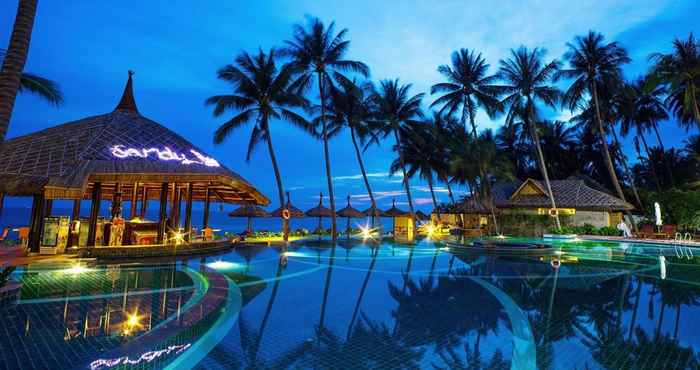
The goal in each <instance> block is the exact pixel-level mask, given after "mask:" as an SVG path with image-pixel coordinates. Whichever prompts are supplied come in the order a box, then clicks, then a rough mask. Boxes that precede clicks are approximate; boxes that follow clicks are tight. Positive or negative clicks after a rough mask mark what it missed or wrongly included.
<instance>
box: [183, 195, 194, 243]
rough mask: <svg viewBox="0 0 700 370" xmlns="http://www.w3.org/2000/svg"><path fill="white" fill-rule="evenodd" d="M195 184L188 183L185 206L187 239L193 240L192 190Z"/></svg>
mask: <svg viewBox="0 0 700 370" xmlns="http://www.w3.org/2000/svg"><path fill="white" fill-rule="evenodd" d="M193 189H194V186H192V184H191V183H189V184H187V203H186V206H185V240H186V241H187V242H189V241H190V240H192V238H191V237H190V236H191V234H192V192H193Z"/></svg>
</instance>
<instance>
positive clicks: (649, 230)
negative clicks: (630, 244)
mask: <svg viewBox="0 0 700 370" xmlns="http://www.w3.org/2000/svg"><path fill="white" fill-rule="evenodd" d="M654 234H655V233H654V226H653V225H649V224H646V225H642V228H641V229H640V230H639V231H638V232H637V233H635V234H634V237H635V238H639V239H648V238H652V237H653V236H654Z"/></svg>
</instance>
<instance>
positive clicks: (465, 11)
mask: <svg viewBox="0 0 700 370" xmlns="http://www.w3.org/2000/svg"><path fill="white" fill-rule="evenodd" d="M16 3H17V1H14V0H7V1H2V2H0V25H2V26H1V27H0V45H3V46H4V45H7V41H8V38H9V34H10V31H11V25H12V22H13V20H14V16H15V12H16ZM693 14H700V2H698V1H672V0H637V1H605V2H603V1H557V2H553V1H518V0H513V1H497V2H477V1H439V2H435V1H401V2H398V1H368V0H355V1H346V2H336V1H301V0H297V1H223V0H222V1H185V0H175V1H173V0H170V1H135V0H133V1H126V0H123V1H91V0H71V1H47V0H44V1H40V2H39V10H38V15H37V18H36V25H35V28H34V33H33V37H32V43H31V50H30V54H29V60H28V63H27V68H26V70H27V71H31V72H34V73H38V74H41V75H42V76H45V77H48V78H50V79H52V80H55V81H57V82H58V83H59V84H60V86H61V89H62V90H63V92H64V94H65V105H64V106H62V107H60V108H58V109H56V108H54V107H51V106H49V105H47V104H45V103H43V102H42V101H40V100H38V99H37V98H35V97H32V96H30V95H27V94H23V95H21V96H20V97H19V98H18V100H17V104H16V105H15V111H14V114H13V117H12V122H11V125H10V132H9V137H15V136H19V135H23V134H27V133H30V132H33V131H36V130H40V129H43V128H46V127H50V126H53V125H56V124H59V123H63V122H66V121H70V120H75V119H79V118H83V117H86V116H90V115H96V114H102V113H106V112H109V111H111V110H112V109H113V108H114V105H115V104H116V103H117V101H118V99H119V97H120V94H121V92H122V89H123V86H124V83H125V80H126V71H127V70H129V69H132V70H135V71H136V75H135V95H136V99H137V103H138V106H139V109H140V111H141V113H142V114H144V115H145V116H147V117H149V118H151V119H153V120H155V121H157V122H160V123H161V124H163V125H165V126H166V127H168V128H170V129H173V130H174V131H176V132H178V133H180V134H182V135H183V136H185V137H187V138H189V139H190V140H191V141H192V143H194V144H195V145H197V146H199V147H201V148H202V149H204V150H205V151H206V152H208V153H209V154H211V155H212V156H214V157H215V158H217V159H218V160H219V161H220V162H222V163H224V164H225V165H227V166H228V167H229V168H231V169H233V170H234V171H236V172H238V173H240V174H241V175H242V176H243V177H244V178H246V179H247V180H249V181H250V182H252V183H253V184H254V185H256V186H257V187H258V188H260V189H261V190H262V191H263V192H264V193H265V194H266V195H267V196H268V197H269V198H270V199H271V200H272V202H273V205H276V204H277V202H278V200H277V196H276V194H277V192H276V187H275V182H274V177H273V174H272V170H271V166H270V164H269V157H268V154H267V151H266V150H265V149H264V147H263V146H261V147H260V148H259V149H258V151H257V152H256V153H255V154H254V156H253V158H252V160H251V161H250V163H246V162H245V159H244V158H245V151H246V145H247V139H248V137H249V133H250V131H249V130H250V127H246V128H244V129H242V130H241V131H239V132H237V133H236V134H235V135H233V136H232V137H231V138H230V139H229V140H228V141H227V142H226V143H225V144H223V145H220V146H214V145H213V144H212V134H213V132H214V130H215V129H216V127H217V125H218V124H220V123H221V122H223V121H224V118H222V119H214V118H213V117H212V115H211V109H210V108H206V107H205V106H204V104H203V102H204V100H205V99H206V98H207V97H209V96H211V95H215V94H222V93H226V92H228V91H229V90H228V86H227V85H226V84H224V83H222V82H220V81H217V79H216V70H217V69H218V68H219V67H221V66H223V65H225V64H227V63H231V62H232V61H233V59H234V57H235V56H236V55H237V54H238V53H239V52H240V51H242V50H247V51H251V52H252V51H256V50H257V49H258V47H262V48H263V49H268V48H270V47H275V46H280V45H282V42H283V40H285V39H288V38H290V36H291V27H292V25H293V24H294V23H299V22H304V21H305V18H304V17H305V16H306V15H313V16H317V17H320V18H321V19H323V20H324V21H326V22H330V21H333V20H334V21H336V24H337V26H338V27H339V28H343V27H344V28H348V29H349V34H348V36H349V39H350V40H351V41H352V44H351V47H350V52H349V54H348V56H347V57H348V58H349V59H358V60H362V61H364V62H365V63H367V64H368V65H369V66H370V68H371V73H372V75H371V78H372V80H374V81H377V80H379V79H384V78H397V77H398V78H400V79H401V81H403V82H410V83H412V84H413V86H414V88H413V92H414V93H419V92H426V93H427V92H428V89H429V87H430V85H432V84H433V83H435V82H438V81H440V76H439V74H438V73H437V72H436V68H437V66H438V65H440V64H445V63H448V62H449V58H450V54H451V53H452V51H454V50H457V49H459V48H463V47H466V48H470V49H471V48H473V49H475V50H477V51H480V52H482V53H483V54H484V56H485V57H486V59H487V61H488V62H489V63H490V64H491V66H492V71H495V66H496V65H497V64H498V60H499V59H501V58H504V57H506V56H507V55H508V51H509V49H510V48H515V47H517V46H519V45H521V44H524V45H526V46H528V47H536V46H538V47H544V48H546V49H547V50H548V56H549V57H551V58H555V57H556V58H559V57H561V55H562V54H563V53H564V51H565V43H566V42H567V41H570V40H571V39H573V37H574V36H576V35H581V34H584V33H586V32H587V31H588V30H589V29H593V30H596V31H599V32H602V33H603V34H604V35H605V36H606V37H607V38H608V39H609V40H617V41H619V42H620V43H621V44H622V45H623V46H625V47H626V48H627V49H628V50H629V53H630V56H631V57H632V58H633V59H634V62H633V63H632V64H630V65H629V66H627V67H626V68H625V73H626V74H627V76H628V77H635V76H638V75H639V74H642V73H644V72H645V71H646V69H647V68H648V62H647V56H648V55H649V54H650V53H651V52H654V51H663V52H667V51H669V50H670V44H671V40H672V39H673V38H674V37H687V35H688V33H689V32H691V31H693V32H695V33H696V34H700V29H699V27H700V26H698V23H697V20H696V19H695V18H696V17H693V16H692V15H693ZM432 99H433V98H432V97H430V96H428V98H427V99H426V103H429V102H430V101H432ZM425 105H426V107H427V104H425ZM557 117H560V118H567V117H568V112H561V113H553V116H552V117H551V118H557ZM478 123H479V125H480V127H481V128H496V127H498V125H499V124H500V122H499V121H493V122H492V121H490V120H489V119H488V118H486V117H485V116H481V117H480V119H479V122H478ZM663 126H664V127H663V130H662V131H663V137H664V140H666V144H667V145H669V146H670V145H675V146H679V145H681V144H682V142H683V140H685V138H686V137H687V134H686V133H685V132H682V131H681V130H679V129H677V128H676V127H675V124H674V123H673V122H668V123H664V124H663ZM272 135H273V141H274V143H275V146H276V150H277V156H278V158H279V161H280V166H281V169H282V174H283V178H284V186H285V187H286V188H287V189H288V190H290V191H291V192H292V200H293V202H294V203H295V204H296V205H297V206H299V207H301V208H309V207H311V206H313V205H314V204H315V203H316V202H317V197H318V193H319V192H320V191H323V192H324V194H325V193H326V182H325V177H324V176H325V172H324V167H323V155H322V154H323V150H322V145H321V143H320V142H318V141H314V140H312V139H310V138H309V137H308V136H306V135H305V134H304V133H302V132H300V131H299V130H297V129H294V128H290V127H288V125H287V124H286V123H284V122H275V124H274V125H273V129H272ZM392 144H393V143H392V142H385V143H383V144H382V146H381V147H379V148H372V149H370V150H368V151H367V153H366V155H365V159H366V167H367V169H368V172H369V173H370V174H372V177H371V181H372V185H373V187H374V190H375V191H376V192H377V194H378V198H379V205H380V206H381V207H383V208H385V207H388V206H389V205H390V204H391V199H392V197H394V196H395V197H397V201H398V202H400V204H402V203H403V202H405V197H404V195H403V192H402V190H401V184H400V178H398V177H388V175H387V170H388V167H389V164H390V163H391V161H392V159H393V154H392V153H391V151H390V147H391V145H392ZM628 152H631V147H628ZM331 159H332V170H333V176H334V177H336V180H335V185H336V186H335V189H336V197H337V199H338V203H340V205H341V206H342V205H344V202H345V201H344V199H345V197H346V196H347V195H354V196H355V198H354V199H355V200H354V204H355V206H356V207H358V208H365V207H366V206H367V205H368V201H367V199H366V196H363V195H364V194H365V191H364V186H363V184H362V180H361V178H360V177H359V168H358V166H357V163H356V161H355V158H354V153H353V151H352V146H351V143H350V141H349V138H348V136H342V135H341V136H339V137H338V138H336V139H334V140H333V141H332V142H331ZM412 184H413V190H414V198H415V199H416V202H417V203H418V204H419V208H422V209H424V210H429V209H431V208H432V206H431V205H430V194H429V193H428V192H427V187H426V186H425V184H424V183H422V182H419V181H417V180H416V181H413V183H412ZM439 196H440V199H446V194H445V192H444V188H442V187H439ZM404 204H405V203H404ZM404 208H405V206H404Z"/></svg>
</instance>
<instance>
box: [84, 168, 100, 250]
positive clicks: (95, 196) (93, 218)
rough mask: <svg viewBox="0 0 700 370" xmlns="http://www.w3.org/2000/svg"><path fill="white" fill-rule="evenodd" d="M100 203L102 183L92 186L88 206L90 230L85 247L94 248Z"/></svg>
mask: <svg viewBox="0 0 700 370" xmlns="http://www.w3.org/2000/svg"><path fill="white" fill-rule="evenodd" d="M101 201H102V183H99V182H96V183H94V184H93V185H92V202H91V204H90V229H89V230H88V239H87V246H88V247H94V246H95V238H96V236H97V216H99V214H100V202H101Z"/></svg>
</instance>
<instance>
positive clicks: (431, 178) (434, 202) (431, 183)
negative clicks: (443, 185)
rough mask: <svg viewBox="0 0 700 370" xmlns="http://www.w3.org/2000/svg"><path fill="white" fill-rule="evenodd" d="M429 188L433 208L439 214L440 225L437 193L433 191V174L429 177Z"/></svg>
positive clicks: (438, 217)
mask: <svg viewBox="0 0 700 370" xmlns="http://www.w3.org/2000/svg"><path fill="white" fill-rule="evenodd" d="M428 187H429V188H430V196H431V197H432V198H433V207H434V208H435V213H436V214H437V219H438V224H440V209H439V208H438V203H437V198H436V197H435V191H434V190H433V175H432V174H430V176H429V177H428Z"/></svg>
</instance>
